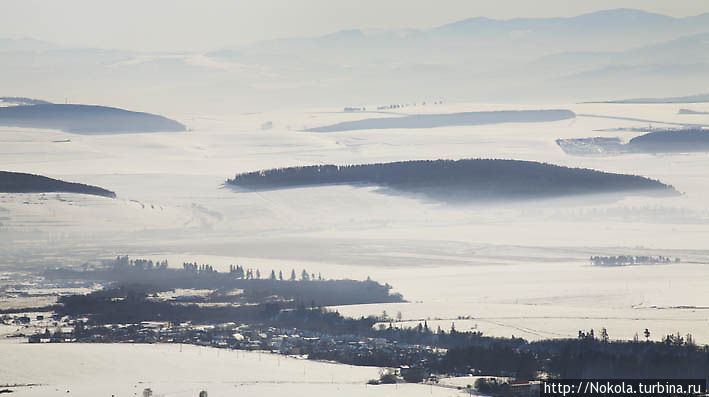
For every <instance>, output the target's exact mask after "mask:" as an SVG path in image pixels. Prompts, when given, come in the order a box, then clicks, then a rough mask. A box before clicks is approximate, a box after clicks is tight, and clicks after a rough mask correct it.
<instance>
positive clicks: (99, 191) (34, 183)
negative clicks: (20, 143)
mask: <svg viewBox="0 0 709 397" xmlns="http://www.w3.org/2000/svg"><path fill="white" fill-rule="evenodd" d="M0 192H2V193H55V192H56V193H80V194H90V195H94V196H103V197H110V198H115V197H116V193H114V192H112V191H110V190H106V189H103V188H100V187H98V186H92V185H84V184H83V183H73V182H65V181H62V180H59V179H53V178H48V177H46V176H41V175H34V174H24V173H20V172H8V171H0Z"/></svg>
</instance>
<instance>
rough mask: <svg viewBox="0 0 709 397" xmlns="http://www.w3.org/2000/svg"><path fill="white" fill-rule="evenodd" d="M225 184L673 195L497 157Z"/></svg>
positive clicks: (455, 196)
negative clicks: (372, 186)
mask: <svg viewBox="0 0 709 397" xmlns="http://www.w3.org/2000/svg"><path fill="white" fill-rule="evenodd" d="M227 183H228V184H230V185H233V186H236V187H240V188H244V189H248V190H257V191H258V190H271V189H286V188H294V187H307V186H314V185H332V184H350V185H356V184H372V185H377V186H380V187H385V188H390V189H393V190H397V191H400V192H405V193H415V194H421V195H424V196H427V197H431V198H434V199H438V200H442V201H458V202H461V201H485V200H500V199H502V200H524V199H541V198H552V197H563V196H573V195H583V194H603V193H628V192H636V193H642V192H653V193H660V194H677V191H676V190H675V189H674V188H673V187H672V186H669V185H665V184H663V183H661V182H659V181H656V180H652V179H648V178H645V177H641V176H637V175H626V174H613V173H607V172H601V171H595V170H590V169H583V168H568V167H561V166H557V165H552V164H544V163H538V162H533V161H518V160H497V159H464V160H416V161H400V162H394V163H379V164H359V165H345V166H337V165H313V166H307V167H289V168H280V169H271V170H264V171H256V172H248V173H242V174H237V175H236V176H235V177H234V179H230V180H228V181H227Z"/></svg>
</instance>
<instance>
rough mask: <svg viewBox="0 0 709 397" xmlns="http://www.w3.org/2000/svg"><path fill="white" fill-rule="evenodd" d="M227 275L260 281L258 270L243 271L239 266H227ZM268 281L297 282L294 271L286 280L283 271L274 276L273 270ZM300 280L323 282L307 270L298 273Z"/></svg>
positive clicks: (292, 270) (320, 277) (319, 276)
mask: <svg viewBox="0 0 709 397" xmlns="http://www.w3.org/2000/svg"><path fill="white" fill-rule="evenodd" d="M229 274H231V275H233V276H234V277H235V278H238V279H244V280H254V279H256V280H259V279H261V271H260V270H259V269H255V270H254V269H244V267H243V266H240V265H236V266H234V265H229ZM268 279H269V280H274V281H275V280H278V281H285V280H288V281H297V280H298V277H297V275H296V273H295V269H291V272H290V276H289V277H288V278H284V277H283V271H281V270H279V271H278V274H277V275H276V271H275V270H271V274H270V275H269V276H268ZM300 280H301V281H323V280H324V279H323V277H322V274H320V273H318V274H317V275H316V274H315V273H309V272H308V271H307V270H305V269H303V271H302V272H300Z"/></svg>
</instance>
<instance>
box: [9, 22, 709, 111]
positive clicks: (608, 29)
mask: <svg viewBox="0 0 709 397" xmlns="http://www.w3.org/2000/svg"><path fill="white" fill-rule="evenodd" d="M708 38H709V13H705V14H701V15H697V16H692V17H686V18H673V17H669V16H665V15H660V14H654V13H649V12H645V11H639V10H630V9H616V10H606V11H598V12H594V13H589V14H584V15H579V16H576V17H570V18H521V19H510V20H496V19H489V18H484V17H477V18H468V19H464V20H461V21H458V22H455V23H451V24H447V25H443V26H439V27H435V28H432V29H401V30H374V31H369V30H361V29H354V30H345V31H339V32H334V33H332V34H328V35H324V36H319V37H305V38H285V39H279V40H269V41H262V42H257V43H253V44H249V45H243V46H235V47H229V48H222V49H217V50H214V51H211V52H207V53H187V52H182V53H139V52H131V51H117V50H106V49H76V48H66V47H60V46H54V45H52V44H49V43H45V42H40V41H35V40H31V39H21V40H11V39H0V56H2V59H3V62H2V63H0V76H3V90H5V92H8V93H17V94H21V93H27V92H31V93H33V95H35V96H42V97H47V98H64V97H66V96H69V97H78V98H87V100H86V101H91V102H92V103H101V102H102V101H104V100H105V99H104V95H105V93H110V96H111V97H112V98H115V100H113V101H112V102H113V103H131V106H138V107H141V108H146V109H163V111H165V110H167V109H170V110H174V109H178V110H189V111H190V112H192V111H195V110H203V111H206V110H208V111H215V110H229V111H233V109H234V108H235V107H237V108H238V109H240V110H244V109H251V108H258V109H263V107H264V106H273V105H284V104H288V105H294V104H295V105H298V106H304V105H305V106H308V105H318V106H320V105H327V106H336V107H343V106H360V105H364V104H378V103H402V102H403V103H406V102H408V101H412V100H413V101H420V100H433V99H435V98H438V99H446V100H448V101H485V102H491V101H502V102H505V101H509V100H514V101H532V100H533V101H535V102H539V101H551V100H553V101H558V100H571V101H574V102H578V101H583V100H596V99H603V98H613V97H621V98H622V97H664V96H667V97H670V96H680V95H687V94H689V93H693V92H697V90H698V87H707V86H709V47H708V46H709V44H708V43H709V40H708ZM55 75H56V76H62V78H61V79H56V78H54V76H55Z"/></svg>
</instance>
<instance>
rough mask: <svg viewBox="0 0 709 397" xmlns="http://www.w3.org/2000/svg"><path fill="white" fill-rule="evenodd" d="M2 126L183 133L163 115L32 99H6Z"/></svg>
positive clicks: (0, 111)
mask: <svg viewBox="0 0 709 397" xmlns="http://www.w3.org/2000/svg"><path fill="white" fill-rule="evenodd" d="M0 100H2V101H3V102H5V103H10V104H14V105H17V106H7V107H0V126H6V127H23V128H48V129H57V130H62V131H65V132H72V133H77V134H91V133H98V134H107V133H139V132H173V131H174V132H179V131H185V130H186V128H185V126H184V125H183V124H181V123H179V122H177V121H175V120H171V119H168V118H166V117H163V116H159V115H155V114H150V113H142V112H132V111H129V110H123V109H118V108H113V107H106V106H94V105H76V104H54V103H49V102H46V101H41V100H37V99H30V98H18V97H3V98H0Z"/></svg>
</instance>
